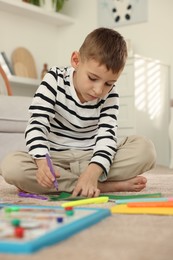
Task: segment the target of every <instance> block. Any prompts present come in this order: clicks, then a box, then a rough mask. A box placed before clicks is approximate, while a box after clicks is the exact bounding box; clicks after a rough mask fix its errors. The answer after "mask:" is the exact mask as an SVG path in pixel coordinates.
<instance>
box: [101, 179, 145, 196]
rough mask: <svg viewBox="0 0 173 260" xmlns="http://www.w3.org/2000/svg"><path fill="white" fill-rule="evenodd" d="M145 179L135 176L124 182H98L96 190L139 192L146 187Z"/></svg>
mask: <svg viewBox="0 0 173 260" xmlns="http://www.w3.org/2000/svg"><path fill="white" fill-rule="evenodd" d="M146 183H147V179H146V178H145V177H143V176H136V177H134V178H132V179H129V180H125V181H106V182H99V185H98V188H99V189H100V191H101V192H102V193H104V192H116V191H118V192H120V191H136V192H138V191H141V190H142V189H144V188H145V187H146Z"/></svg>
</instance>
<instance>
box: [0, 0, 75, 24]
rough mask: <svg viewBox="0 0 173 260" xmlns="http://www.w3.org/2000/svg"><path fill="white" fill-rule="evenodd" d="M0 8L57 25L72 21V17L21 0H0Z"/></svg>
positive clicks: (71, 22)
mask: <svg viewBox="0 0 173 260" xmlns="http://www.w3.org/2000/svg"><path fill="white" fill-rule="evenodd" d="M0 10H1V11H6V12H11V13H15V14H19V15H23V16H25V17H29V18H34V19H36V20H39V21H43V22H48V23H53V24H55V25H57V26H62V25H69V24H73V23H74V19H72V18H70V17H68V16H66V15H64V14H61V13H56V12H48V11H45V10H44V8H42V7H38V6H34V5H32V4H28V3H25V2H22V1H21V2H17V1H14V0H0Z"/></svg>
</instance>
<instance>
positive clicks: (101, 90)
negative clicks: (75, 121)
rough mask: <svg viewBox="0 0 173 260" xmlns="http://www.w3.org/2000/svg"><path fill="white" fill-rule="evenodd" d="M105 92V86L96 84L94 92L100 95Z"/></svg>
mask: <svg viewBox="0 0 173 260" xmlns="http://www.w3.org/2000/svg"><path fill="white" fill-rule="evenodd" d="M102 92H103V87H102V86H101V85H97V86H94V93H95V95H96V96H97V97H99V96H100V95H101V94H102Z"/></svg>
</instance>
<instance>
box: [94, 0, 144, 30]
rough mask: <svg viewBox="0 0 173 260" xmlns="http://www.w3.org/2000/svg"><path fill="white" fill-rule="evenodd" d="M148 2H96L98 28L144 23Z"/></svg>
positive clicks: (136, 0) (118, 0) (128, 0)
mask: <svg viewBox="0 0 173 260" xmlns="http://www.w3.org/2000/svg"><path fill="white" fill-rule="evenodd" d="M147 18H148V0H98V26H99V27H101V26H104V27H112V28H114V27H117V26H123V25H130V24H135V23H141V22H146V21H147Z"/></svg>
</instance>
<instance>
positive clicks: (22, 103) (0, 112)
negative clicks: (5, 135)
mask: <svg viewBox="0 0 173 260" xmlns="http://www.w3.org/2000/svg"><path fill="white" fill-rule="evenodd" d="M31 102H32V97H23V96H0V132H15V133H20V132H24V130H25V128H26V125H27V121H28V118H29V113H28V109H29V106H30V104H31Z"/></svg>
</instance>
